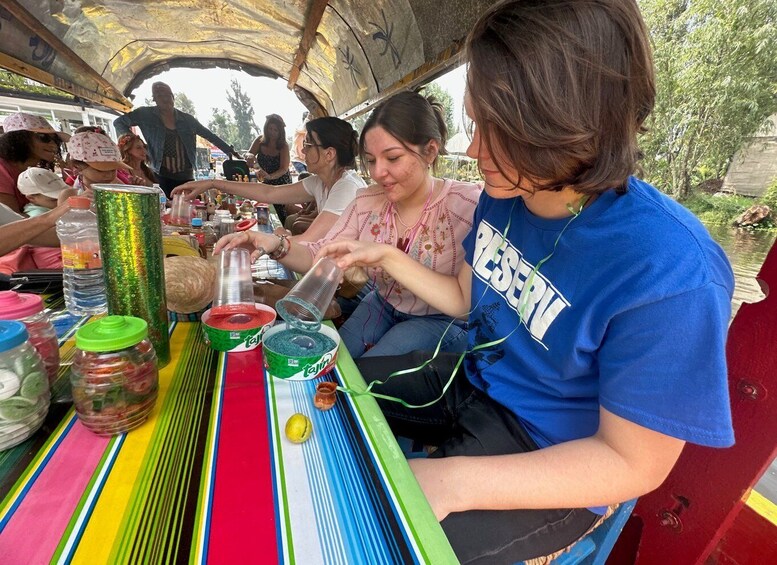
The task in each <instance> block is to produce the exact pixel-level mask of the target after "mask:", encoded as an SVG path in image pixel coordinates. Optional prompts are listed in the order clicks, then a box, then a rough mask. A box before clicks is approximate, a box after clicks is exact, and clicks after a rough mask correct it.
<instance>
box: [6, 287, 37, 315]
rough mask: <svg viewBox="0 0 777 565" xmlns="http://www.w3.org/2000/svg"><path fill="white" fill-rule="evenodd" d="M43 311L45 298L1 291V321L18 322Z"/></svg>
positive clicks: (11, 291) (24, 293)
mask: <svg viewBox="0 0 777 565" xmlns="http://www.w3.org/2000/svg"><path fill="white" fill-rule="evenodd" d="M42 311H43V298H41V297H40V296H38V295H37V294H29V293H26V292H23V293H20V292H14V291H13V290H3V291H0V320H18V319H19V318H26V317H27V316H31V315H33V314H37V313H38V312H42Z"/></svg>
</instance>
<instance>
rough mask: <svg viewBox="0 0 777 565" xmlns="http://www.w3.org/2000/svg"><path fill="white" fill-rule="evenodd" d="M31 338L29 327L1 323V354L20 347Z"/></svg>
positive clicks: (19, 323)
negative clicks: (28, 331)
mask: <svg viewBox="0 0 777 565" xmlns="http://www.w3.org/2000/svg"><path fill="white" fill-rule="evenodd" d="M29 337H30V336H29V334H28V333H27V326H25V325H24V324H22V323H21V322H14V321H11V320H3V321H0V353H2V352H3V351H8V350H9V349H13V348H14V347H18V346H20V345H21V344H23V343H24V342H25V341H27V338H29Z"/></svg>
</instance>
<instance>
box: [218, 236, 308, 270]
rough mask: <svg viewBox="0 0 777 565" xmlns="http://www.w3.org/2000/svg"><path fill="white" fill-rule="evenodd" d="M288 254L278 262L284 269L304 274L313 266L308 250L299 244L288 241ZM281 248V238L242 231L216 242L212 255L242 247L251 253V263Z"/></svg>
mask: <svg viewBox="0 0 777 565" xmlns="http://www.w3.org/2000/svg"><path fill="white" fill-rule="evenodd" d="M288 245H289V252H288V254H287V255H286V256H285V257H284V258H283V259H280V260H279V262H280V263H281V264H282V265H284V266H285V267H287V268H289V269H291V270H292V271H295V272H297V273H305V272H307V271H308V270H309V269H310V267H312V266H313V258H312V256H311V254H310V250H309V249H308V248H307V247H306V246H304V245H300V244H299V243H294V242H293V241H291V240H289V242H288ZM280 246H281V238H280V236H278V235H275V234H272V233H262V232H256V231H251V230H247V231H242V232H237V233H231V234H229V235H225V236H224V237H222V238H221V239H219V240H218V241H217V242H216V246H215V247H214V249H213V253H214V255H215V254H217V253H221V251H222V250H225V249H233V248H235V247H244V248H246V249H248V251H250V252H251V261H254V260H256V259H258V258H259V257H260V256H261V255H263V254H265V253H268V254H269V253H273V252H274V251H276V250H277V249H278V248H279V247H280Z"/></svg>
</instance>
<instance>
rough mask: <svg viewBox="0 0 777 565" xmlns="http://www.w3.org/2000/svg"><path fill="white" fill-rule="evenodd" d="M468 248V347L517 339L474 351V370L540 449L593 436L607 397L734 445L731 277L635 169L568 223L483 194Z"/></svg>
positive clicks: (632, 414)
mask: <svg viewBox="0 0 777 565" xmlns="http://www.w3.org/2000/svg"><path fill="white" fill-rule="evenodd" d="M510 216H512V220H511V221H510V225H509V232H508V233H507V234H506V241H505V243H504V245H501V243H502V237H503V233H504V232H505V229H506V227H507V225H508V218H509V217H510ZM568 223H569V226H568V227H567V229H566V231H565V232H564V233H563V235H562V236H561V238H560V240H559V241H558V245H557V246H556V249H555V251H553V247H554V244H555V243H556V240H557V239H558V237H559V233H560V232H561V230H562V229H563V228H564V226H566V225H567V224H568ZM464 249H465V250H466V260H467V262H468V263H469V264H470V265H471V266H472V273H473V277H472V312H471V314H470V317H469V324H470V332H469V340H470V343H469V349H472V348H473V347H474V346H475V345H476V344H484V343H488V342H492V341H495V340H498V339H500V338H504V337H505V336H509V337H508V338H507V339H506V340H504V341H503V342H502V343H498V344H494V345H491V346H489V347H486V348H483V349H480V350H477V351H474V352H472V353H470V354H468V355H467V361H466V363H465V370H466V373H467V376H468V377H469V379H470V381H471V382H472V383H473V384H474V385H475V386H476V387H478V388H480V389H481V390H483V391H485V392H486V393H487V394H488V395H489V396H490V397H491V398H493V399H494V400H496V401H497V402H499V403H500V404H502V405H503V406H506V407H507V408H509V409H510V410H511V411H512V412H513V413H514V414H515V415H516V416H517V417H518V418H520V420H521V422H522V424H523V425H524V426H525V428H526V430H527V431H528V433H529V434H530V435H531V436H532V438H533V439H534V440H535V441H536V442H537V444H538V445H539V446H540V447H547V446H549V445H553V444H557V443H561V442H565V441H569V440H574V439H579V438H584V437H589V436H592V435H594V434H595V433H596V431H597V429H598V426H599V406H600V405H601V406H603V407H604V408H605V409H607V410H609V411H610V412H612V413H614V414H616V415H618V416H620V417H622V418H625V419H627V420H629V421H632V422H634V423H636V424H639V425H641V426H644V427H646V428H649V429H652V430H655V431H658V432H661V433H664V434H666V435H669V436H673V437H676V438H680V439H683V440H686V441H690V442H693V443H697V444H701V445H707V446H715V447H727V446H730V445H732V444H733V442H734V434H733V429H732V425H731V410H730V405H729V397H728V385H727V371H726V358H725V339H726V333H727V328H728V322H729V317H730V315H731V314H730V312H731V294H732V291H733V287H734V280H733V274H732V271H731V266H730V265H729V262H728V260H727V259H726V256H725V254H724V253H723V251H722V249H721V248H720V247H719V246H718V245H717V244H716V243H715V242H714V241H713V240H712V238H711V237H710V236H709V234H708V233H707V230H706V229H705V228H704V226H703V225H702V224H701V223H700V222H699V221H698V220H697V219H696V218H695V217H694V216H693V215H692V214H691V213H690V212H688V211H687V210H686V209H685V208H683V207H682V206H680V205H679V204H677V203H676V202H674V201H673V200H671V199H670V198H668V197H666V196H665V195H663V194H661V193H660V192H659V191H657V190H656V189H655V188H653V187H652V186H650V185H648V184H646V183H644V182H642V181H640V180H638V179H635V178H631V179H630V180H629V183H628V191H627V192H626V193H625V194H623V195H618V194H616V193H615V191H613V190H610V191H607V192H605V193H604V194H601V195H600V196H599V197H598V198H597V199H596V200H594V201H593V202H592V203H591V204H590V205H589V206H588V207H587V208H585V209H584V210H583V211H582V213H581V214H580V215H579V216H578V217H577V218H575V219H574V220H572V222H571V223H570V222H569V218H564V219H559V220H548V219H543V218H539V217H537V216H535V215H533V214H532V213H531V212H530V211H529V210H528V209H527V208H526V207H525V205H524V202H523V199H521V198H520V197H517V198H512V199H494V198H491V197H490V196H488V194H486V193H485V192H483V194H482V195H481V198H480V201H479V203H478V207H477V209H476V211H475V222H474V227H473V230H472V231H471V232H470V234H469V235H468V236H467V238H466V239H465V240H464ZM551 252H553V255H552V257H550V258H549V259H548V260H547V262H545V263H543V264H542V265H541V266H540V268H539V270H538V272H536V274H535V275H534V278H533V284H532V285H531V291H530V292H529V289H528V288H526V289H525V291H524V292H523V294H522V291H523V290H524V287H528V286H529V285H527V284H526V281H527V280H528V279H529V278H531V273H532V270H533V268H534V266H535V265H537V263H538V262H540V261H541V260H542V259H543V258H545V257H547V256H548V255H549V254H550V253H551ZM522 301H523V302H522ZM519 312H523V320H524V323H521V322H520V321H519Z"/></svg>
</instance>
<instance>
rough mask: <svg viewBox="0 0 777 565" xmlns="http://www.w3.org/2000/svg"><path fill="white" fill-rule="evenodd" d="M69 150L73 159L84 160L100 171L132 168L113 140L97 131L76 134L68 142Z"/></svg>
mask: <svg viewBox="0 0 777 565" xmlns="http://www.w3.org/2000/svg"><path fill="white" fill-rule="evenodd" d="M67 151H68V155H69V157H70V158H71V159H73V160H75V161H83V162H84V163H86V164H88V165H89V166H90V167H93V168H95V169H97V170H98V171H115V170H116V169H127V170H129V171H131V170H132V169H131V168H130V166H129V165H127V164H126V163H124V162H123V161H122V160H121V151H119V147H118V146H117V145H116V144H115V143H114V142H113V140H112V139H111V138H110V137H108V136H107V135H105V134H102V133H97V132H96V131H85V132H82V133H77V134H75V135H74V136H73V137H71V138H70V141H68V142H67Z"/></svg>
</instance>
